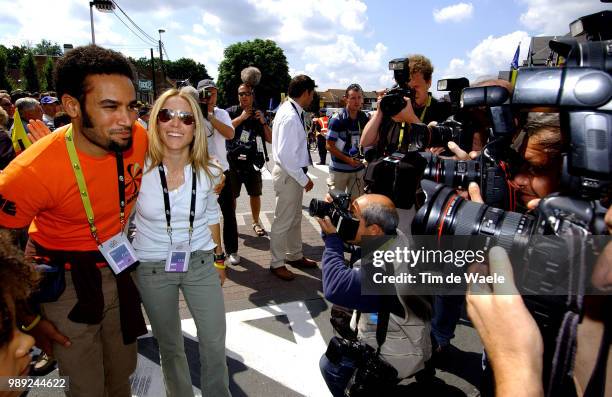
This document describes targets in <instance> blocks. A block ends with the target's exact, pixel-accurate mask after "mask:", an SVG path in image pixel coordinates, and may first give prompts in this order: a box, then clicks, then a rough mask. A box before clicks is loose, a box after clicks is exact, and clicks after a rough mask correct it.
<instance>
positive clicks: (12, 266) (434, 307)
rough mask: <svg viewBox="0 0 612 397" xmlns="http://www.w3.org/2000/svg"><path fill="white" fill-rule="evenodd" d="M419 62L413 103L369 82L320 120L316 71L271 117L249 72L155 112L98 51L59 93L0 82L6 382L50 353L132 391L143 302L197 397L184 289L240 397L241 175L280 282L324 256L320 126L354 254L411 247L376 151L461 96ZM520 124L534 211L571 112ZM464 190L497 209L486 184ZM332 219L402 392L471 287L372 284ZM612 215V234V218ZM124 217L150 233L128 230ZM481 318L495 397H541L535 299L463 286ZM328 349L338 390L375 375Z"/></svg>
mask: <svg viewBox="0 0 612 397" xmlns="http://www.w3.org/2000/svg"><path fill="white" fill-rule="evenodd" d="M409 62H410V71H411V75H410V82H409V85H410V88H411V90H412V91H413V92H414V96H413V98H412V99H410V98H404V99H405V102H406V104H405V106H404V107H403V109H402V110H401V111H400V112H399V113H398V114H396V115H393V116H392V117H390V116H389V115H385V114H383V112H381V111H377V112H373V114H372V116H371V117H368V115H367V114H366V113H365V112H364V111H363V109H362V108H363V90H362V88H361V86H360V85H359V84H350V85H349V86H348V87H347V88H346V90H345V94H344V101H345V107H344V108H343V109H342V110H341V111H340V112H339V113H337V114H335V115H333V116H332V117H331V118H330V117H328V115H326V114H325V112H324V111H322V112H321V114H320V115H318V117H317V118H316V119H315V120H314V122H313V124H312V129H311V131H309V128H307V125H306V122H305V114H306V112H308V110H309V107H310V105H311V102H312V100H313V97H314V94H315V87H316V86H315V81H314V80H313V79H312V78H311V77H309V76H306V75H298V76H295V77H293V78H292V79H291V82H290V83H289V86H288V87H287V94H288V98H287V100H286V101H284V102H283V103H282V104H281V105H280V106H279V108H278V110H277V112H276V115H275V117H274V121H273V123H272V125H270V122H269V120H267V118H266V117H265V114H264V113H263V112H262V111H261V110H260V109H257V107H256V103H255V101H254V99H255V87H253V86H251V85H249V84H248V83H243V84H241V85H240V86H239V87H238V89H237V94H238V100H239V103H238V104H236V105H235V106H232V107H229V108H228V109H221V108H219V107H217V94H218V90H217V86H216V84H215V82H214V81H213V80H211V79H205V80H202V81H200V82H198V84H197V85H196V87H191V86H186V87H182V88H180V89H170V90H168V91H166V92H164V93H163V94H161V95H160V96H159V97H158V98H157V99H156V101H155V103H153V104H152V106H150V105H147V104H142V103H139V102H138V101H137V100H136V94H135V90H134V85H133V83H132V80H133V74H132V67H131V65H130V64H129V62H128V61H127V59H126V58H125V57H124V56H122V55H121V54H119V53H117V52H114V51H111V50H107V49H104V48H101V47H97V46H93V45H92V46H84V47H77V48H75V49H73V50H71V51H69V52H67V54H65V55H64V56H63V57H62V58H61V59H60V60H59V61H58V63H57V65H56V67H55V87H56V91H55V92H45V93H40V94H38V93H27V92H23V91H15V92H12V93H7V92H0V168H1V169H2V172H1V173H0V199H1V200H0V206H1V209H2V211H0V225H1V226H2V227H3V228H6V229H11V230H12V232H11V233H9V232H5V231H3V232H2V233H0V277H1V280H2V281H1V282H0V318H1V319H2V321H1V322H0V376H23V375H27V374H28V373H29V368H30V354H29V352H30V350H31V348H32V346H33V345H34V344H35V345H36V346H37V347H38V348H40V349H41V350H42V351H43V352H44V353H46V354H47V355H48V356H50V357H52V359H54V360H57V363H58V368H59V373H60V375H62V376H68V377H69V378H70V390H69V391H67V394H68V395H70V396H101V397H102V396H106V395H108V396H130V395H131V391H130V382H129V377H130V376H131V375H132V373H133V372H134V371H135V369H136V362H137V343H136V340H137V338H138V337H139V336H141V335H143V334H145V333H146V332H147V329H146V323H145V319H144V316H143V308H144V313H146V317H147V319H148V321H149V323H150V325H151V329H152V331H153V335H154V336H155V338H156V339H157V342H158V344H159V352H160V356H161V367H162V371H163V376H164V384H165V387H166V393H167V395H169V396H181V397H183V396H189V395H193V387H192V381H191V376H190V371H189V367H188V363H187V358H186V354H185V350H184V344H183V336H182V331H181V319H180V316H179V293H182V294H183V296H184V298H185V301H186V303H187V306H188V308H189V311H190V313H191V315H192V317H193V319H194V322H195V325H196V328H197V339H198V344H199V354H200V373H201V374H200V381H201V389H202V393H203V395H208V396H227V395H230V390H229V379H228V367H227V363H226V356H225V333H226V328H225V307H224V301H223V292H222V286H223V283H224V281H225V279H226V277H227V274H226V270H227V266H230V267H231V266H234V265H237V264H239V263H240V261H241V257H240V254H239V252H238V224H237V221H236V200H237V198H238V197H239V196H240V193H241V188H242V185H243V184H244V186H245V189H246V192H247V194H248V196H249V203H250V209H251V217H252V219H251V220H252V224H251V226H252V229H253V233H255V235H256V236H258V237H264V236H265V235H266V234H269V238H270V252H271V261H270V263H269V269H270V272H271V277H272V276H275V277H278V278H279V279H281V280H284V281H291V280H293V279H294V278H295V274H294V272H292V271H291V267H298V268H312V269H314V268H318V267H319V265H318V264H317V262H316V261H314V260H312V259H310V258H307V257H305V256H304V253H303V242H302V234H301V222H302V218H303V215H302V202H303V196H304V193H305V192H309V191H311V190H312V189H313V187H314V182H313V180H312V179H311V178H310V176H309V174H308V168H309V167H310V166H311V165H313V160H312V156H311V151H310V149H309V142H308V133H309V132H312V133H314V134H315V137H316V144H317V148H318V153H319V164H321V165H323V164H326V157H327V152H329V153H330V157H331V162H330V165H329V178H328V180H327V186H328V189H329V192H334V194H336V193H337V192H342V193H347V194H350V198H351V201H350V205H349V211H350V213H351V214H352V215H351V216H352V217H353V220H354V221H355V223H356V225H358V226H357V227H356V233H355V236H354V239H352V240H351V241H350V245H351V246H353V247H359V246H360V245H361V244H362V240H363V239H364V238H365V237H372V236H390V237H392V238H393V239H395V241H396V243H397V242H401V243H403V244H409V242H408V238H409V236H410V234H411V228H410V224H411V222H412V218H413V217H414V210H405V209H397V208H396V205H395V204H394V202H393V200H392V199H391V198H390V197H387V196H385V195H381V194H369V193H368V192H367V191H366V181H365V173H366V167H367V161H366V160H365V159H366V158H368V154H367V153H366V151H368V150H373V151H375V152H377V154H376V155H377V156H378V157H382V156H388V155H390V154H392V153H395V152H398V151H399V152H405V151H406V150H407V145H406V144H405V139H407V136H408V135H409V133H410V129H411V126H413V125H426V127H425V128H429V127H432V126H435V125H436V123H441V122H443V121H444V120H446V119H447V118H448V116H450V107H448V106H446V104H445V103H442V102H438V101H437V100H436V99H435V98H433V97H432V95H431V93H430V92H429V89H430V87H431V83H432V81H431V79H432V73H433V66H432V65H431V62H430V61H429V60H428V59H427V58H426V57H424V56H422V55H414V56H411V57H410V58H409ZM480 85H502V86H508V85H507V83H506V82H500V81H487V82H484V83H481V84H480ZM508 88H510V89H511V86H510V87H508ZM13 117H19V118H20V120H19V122H21V124H22V125H23V126H24V129H25V132H26V134H28V137H29V139H30V140H31V141H32V142H34V144H33V145H32V146H30V147H27V148H21V150H16V148H15V146H14V143H13V140H12V139H11V137H12V135H13V127H14V125H15V120H14V119H13ZM481 127H482V128H481V129H480V130H478V131H475V133H474V135H475V136H478V139H474V140H473V144H472V147H471V152H470V150H469V149H470V148H468V149H467V150H466V148H465V147H464V148H460V147H459V146H458V145H457V144H455V143H453V142H450V143H449V144H448V147H438V148H429V149H428V150H429V151H431V152H433V153H445V154H449V155H451V156H453V158H455V159H462V160H465V159H470V158H474V157H475V155H476V154H477V153H478V152H479V151H480V150H481V149H482V147H483V140H486V138H482V137H484V136H486V134H485V130H486V126H485V125H483V126H481ZM520 130H521V133H520V134H518V136H517V137H516V139H515V142H514V146H515V147H516V149H517V152H518V153H519V154H520V156H521V157H522V158H523V160H524V161H523V163H522V164H521V167H520V170H518V171H517V172H516V173H514V174H513V176H512V178H511V179H509V180H508V183H509V184H510V185H511V186H512V187H513V189H515V191H516V192H517V195H518V199H519V201H520V202H521V203H522V207H523V209H524V211H528V210H530V209H533V208H535V206H536V205H537V201H538V200H539V199H542V198H544V197H546V196H548V195H549V194H551V193H553V192H557V191H559V180H560V173H561V163H562V153H563V150H564V148H565V147H566V145H567V137H565V136H564V133H563V132H562V130H561V127H560V121H559V116H558V115H556V114H543V113H531V114H530V115H529V117H528V118H527V120H526V122H525V123H523V124H522V125H521V126H520ZM266 144H271V156H270V160H272V161H273V163H274V168H273V170H272V183H273V188H274V192H275V196H276V205H275V208H274V221H273V223H272V225H271V229H270V230H269V231H266V230H265V229H264V228H263V225H262V223H261V220H260V212H261V196H262V193H263V191H262V186H263V183H262V175H261V171H262V168H263V165H264V164H265V163H266V162H267V161H268V153H267V148H266ZM370 156H372V155H371V154H370ZM462 194H463V195H464V196H465V197H466V198H468V199H470V200H472V201H475V202H482V197H481V192H480V189H479V187H478V185H477V184H475V183H472V184H470V185H469V187H468V189H467V192H463V193H462ZM326 200H328V201H329V200H332V198H331V197H327V198H326ZM317 220H318V222H319V224H320V225H321V230H322V236H323V239H324V245H325V248H324V251H323V254H322V262H321V265H320V268H321V272H322V288H323V292H324V294H325V297H326V299H327V300H328V301H329V302H331V303H332V304H334V307H333V308H332V322H333V323H335V325H338V329H337V331H338V332H339V333H340V335H341V336H342V338H343V339H344V340H348V341H352V342H355V343H363V344H365V345H367V346H370V347H372V348H373V351H376V354H375V355H374V356H375V357H382V359H383V360H385V362H387V363H388V364H389V365H390V367H392V368H393V370H394V371H395V372H393V371H392V373H393V374H394V377H393V379H392V381H389V382H388V383H386V384H384V385H383V386H382V387H379V388H378V389H377V392H376V393H378V394H372V395H385V396H391V395H399V394H401V389H398V383H399V382H400V381H401V380H404V379H411V378H414V379H416V381H417V382H418V383H419V382H420V383H423V384H425V385H431V384H432V383H431V380H432V378H433V376H434V374H435V370H434V359H435V358H436V357H437V358H438V359H440V357H444V355H445V353H446V352H447V351H448V350H449V348H450V346H451V341H452V339H453V337H454V331H455V327H456V325H457V323H458V321H459V318H460V315H461V312H462V307H463V305H464V302H466V297H465V295H460V296H444V295H440V296H418V295H411V294H410V293H409V292H408V291H406V290H402V289H401V288H398V290H397V291H396V293H394V294H392V295H391V296H384V297H383V296H376V295H364V294H363V293H362V285H361V284H362V275H361V266H360V262H361V261H360V259H361V258H360V253H359V250H358V249H354V250H353V251H352V255H351V259H350V260H349V261H347V260H345V253H346V243H347V242H346V241H343V240H342V239H341V238H340V237H339V235H338V233H337V230H336V227H337V225H335V224H334V223H332V222H331V220H330V219H329V217H323V218H317ZM605 221H606V224H607V226H608V228H609V231H610V232H612V210H609V211H608V213H607V214H606V218H605ZM129 224H131V226H132V227H131V229H132V230H135V232H133V233H130V234H129V238H128V234H127V233H126V232H127V230H128V226H129ZM611 247H612V246H608V247H607V248H606V250H607V251H606V252H609V250H610V248H611ZM603 258H604V259H602V261H603V262H602V263H600V264H599V266H600V267H599V269H600V271H599V272H596V273H594V276H593V283H594V284H596V285H599V286H600V287H601V288H602V289H603V290H609V289H610V285H612V284H611V280H610V274H612V272H610V271H608V269H609V268H610V266H612V263H609V262H611V261H610V260H609V258H610V255H608V256H607V257H606V256H603ZM606 261H607V262H606ZM347 262H348V263H349V264H350V266H347ZM490 267H491V269H490V270H489V271H490V272H493V270H496V271H498V272H499V273H500V274H505V275H507V276H508V277H509V278H510V279H511V278H512V269H511V266H510V261H509V259H508V257H507V255H506V254H505V252H504V251H503V250H499V249H492V250H491V251H490ZM602 268H603V269H604V270H601V269H602ZM606 307H607V306H601V305H600V306H596V308H597V310H595V309H594V310H593V311H592V312H587V314H586V315H585V320H584V324H586V328H584V327H583V331H584V332H581V333H580V335H579V339H578V350H577V359H578V360H581V361H580V362H581V363H588V364H585V366H587V368H591V370H592V368H594V367H595V364H594V362H595V361H596V360H595V358H594V353H593V352H595V353H597V351H596V350H594V349H585V348H584V344H589V343H593V342H592V341H593V340H595V338H600V339H601V338H604V340H605V338H606V336H605V335H608V334H609V332H610V329H609V314H606ZM467 311H468V314H469V316H470V318H471V319H472V321H473V324H474V326H475V327H476V329H477V331H478V332H479V334H480V336H481V338H482V341H483V343H484V346H485V351H486V359H485V360H484V361H485V362H486V361H488V362H489V364H487V367H488V368H489V370H490V369H491V368H492V372H493V374H494V378H491V379H492V380H491V382H492V384H493V383H494V388H495V391H496V393H497V395H502V396H510V395H529V396H538V395H543V392H544V386H543V384H542V371H543V368H544V367H545V365H544V364H543V362H542V360H543V358H542V356H543V342H542V337H541V335H540V333H539V331H538V328H537V326H536V324H535V322H534V320H533V318H532V317H531V316H530V314H529V312H528V311H527V309H526V308H525V305H524V304H523V301H522V299H521V297H520V295H519V294H514V295H510V298H508V297H506V298H504V297H503V296H499V295H495V294H474V293H473V292H472V291H468V292H467ZM602 312H603V313H604V314H603V315H602ZM381 324H384V326H383V327H384V329H385V331H384V337H383V338H382V340H381V335H380V334H381V331H380V328H381ZM604 324H607V325H605V326H604ZM604 330H605V331H604ZM602 335H604V336H602ZM589 338H590V341H589ZM607 338H608V339H607V341H608V346H609V335H608V336H607ZM604 347H605V345H604ZM262 348H263V347H262ZM330 349H331V343H330ZM330 349H328V353H326V354H324V355H323V356H322V358H321V361H320V363H319V364H320V368H321V373H322V376H323V378H324V380H325V382H326V383H327V385H328V386H329V390H330V392H331V394H332V395H334V396H343V395H345V392H346V390H348V389H350V388H351V387H352V385H354V384H355V382H357V381H358V380H356V378H360V377H361V376H362V375H363V374H361V375H359V376H358V375H356V374H359V373H358V371H359V370H360V366H361V365H363V362H362V360H360V359H359V358H356V357H354V356H351V355H350V354H347V355H342V354H340V357H337V356H334V355H330V354H329V351H330ZM604 350H605V349H604ZM340 351H341V352H342V351H343V350H342V349H340ZM432 357H433V358H432ZM312 365H316V363H312ZM589 365H590V367H589ZM604 369H605V367H604ZM296 376H299V375H298V374H296ZM363 376H365V375H363ZM590 378H591V373H590V372H588V371H586V370H582V369H581V370H580V371H577V373H576V391H577V392H578V393H580V394H582V393H583V392H584V391H585V390H586V389H587V387H588V386H587V385H588V384H589V379H590ZM362 380H363V379H362ZM604 385H605V382H604ZM492 387H493V386H492ZM604 388H605V386H604ZM483 394H486V387H483ZM0 395H2V392H1V391H0Z"/></svg>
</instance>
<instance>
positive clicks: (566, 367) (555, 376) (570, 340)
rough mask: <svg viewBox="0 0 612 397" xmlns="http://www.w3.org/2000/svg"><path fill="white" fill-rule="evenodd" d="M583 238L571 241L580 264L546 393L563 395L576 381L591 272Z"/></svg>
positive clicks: (571, 277) (571, 282)
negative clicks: (580, 332)
mask: <svg viewBox="0 0 612 397" xmlns="http://www.w3.org/2000/svg"><path fill="white" fill-rule="evenodd" d="M579 240H580V241H579V242H578V243H573V244H568V250H569V257H570V258H574V257H578V258H580V263H579V266H577V267H573V266H571V267H570V275H569V282H568V288H567V290H568V296H567V302H566V312H565V314H564V316H563V321H562V322H561V328H560V329H559V332H558V334H557V340H556V343H555V352H554V355H553V360H552V367H551V373H550V377H549V379H548V388H547V390H546V395H547V396H549V397H552V396H559V395H563V391H565V390H567V388H568V387H570V385H569V384H570V383H573V379H572V373H573V372H574V362H575V359H576V347H577V345H576V340H577V337H578V324H579V323H580V320H581V318H582V315H583V312H584V292H585V291H584V285H585V284H586V282H585V279H586V274H587V271H586V258H585V255H586V243H585V241H584V239H579ZM578 244H579V245H578ZM572 269H573V270H572Z"/></svg>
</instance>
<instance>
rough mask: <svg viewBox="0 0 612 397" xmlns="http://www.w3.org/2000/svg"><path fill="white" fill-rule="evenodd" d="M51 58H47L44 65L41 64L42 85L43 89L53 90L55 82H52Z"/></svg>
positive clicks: (52, 66)
mask: <svg viewBox="0 0 612 397" xmlns="http://www.w3.org/2000/svg"><path fill="white" fill-rule="evenodd" d="M53 68H54V65H53V60H52V58H51V57H48V58H47V61H46V62H45V66H43V76H42V86H43V90H45V91H55V83H54V82H53Z"/></svg>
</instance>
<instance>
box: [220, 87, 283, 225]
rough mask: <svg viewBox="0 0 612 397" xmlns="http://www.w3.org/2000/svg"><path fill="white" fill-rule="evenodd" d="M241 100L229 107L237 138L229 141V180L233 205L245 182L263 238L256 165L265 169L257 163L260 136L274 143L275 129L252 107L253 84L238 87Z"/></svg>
mask: <svg viewBox="0 0 612 397" xmlns="http://www.w3.org/2000/svg"><path fill="white" fill-rule="evenodd" d="M238 99H239V101H240V104H239V105H235V106H232V107H230V108H228V109H226V110H227V112H228V113H229V115H230V117H231V118H232V125H233V126H234V129H235V130H236V135H235V137H234V139H232V140H229V141H228V142H226V147H227V154H228V160H229V164H230V172H229V177H230V178H229V183H230V184H231V185H232V190H233V193H234V206H235V201H236V199H237V198H238V197H239V196H240V190H241V188H242V185H243V184H244V187H245V188H246V190H247V193H248V195H249V198H250V204H251V216H252V220H253V231H255V233H256V234H257V235H258V236H259V237H262V236H264V235H265V234H266V231H265V230H264V229H263V227H261V224H260V221H259V211H260V209H261V188H262V180H261V171H260V170H259V169H255V168H254V165H256V166H257V167H258V168H262V167H263V164H261V163H257V160H256V157H257V156H259V159H260V160H259V161H261V159H264V155H263V153H262V152H260V151H259V150H258V148H257V137H260V139H262V140H263V139H265V142H268V143H272V130H271V129H270V126H268V123H267V122H266V118H265V117H264V114H263V112H262V111H261V110H258V109H256V108H255V107H254V106H253V102H254V92H253V88H252V87H251V86H250V85H248V84H246V83H243V84H241V85H240V86H239V87H238ZM265 142H262V145H265ZM254 163H257V164H254Z"/></svg>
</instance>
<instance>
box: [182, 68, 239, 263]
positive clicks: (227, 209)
mask: <svg viewBox="0 0 612 397" xmlns="http://www.w3.org/2000/svg"><path fill="white" fill-rule="evenodd" d="M182 90H189V88H188V87H183V88H182ZM197 92H198V99H199V103H200V110H202V115H203V116H204V118H205V119H206V120H208V122H209V123H210V124H211V127H212V128H211V129H212V136H209V137H207V138H208V141H209V147H211V149H212V150H211V152H213V154H214V158H216V159H217V160H218V162H219V165H220V166H221V168H223V174H224V175H225V177H226V183H225V184H224V185H223V189H222V190H221V193H220V194H219V199H218V202H219V207H220V208H221V213H222V214H223V244H224V246H225V252H226V253H227V254H229V256H228V258H227V260H228V262H229V264H231V265H237V264H238V263H240V257H239V256H238V224H237V223H236V210H235V207H234V200H233V197H234V194H233V191H232V184H231V183H228V182H227V178H228V176H229V163H228V161H227V157H226V148H225V142H226V141H227V140H228V139H232V138H234V127H233V126H232V120H231V118H230V116H229V114H228V113H227V112H226V111H225V110H223V109H219V108H218V107H217V106H216V105H217V86H216V85H215V82H214V81H213V80H211V79H204V80H201V81H200V82H199V83H198V87H197Z"/></svg>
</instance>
